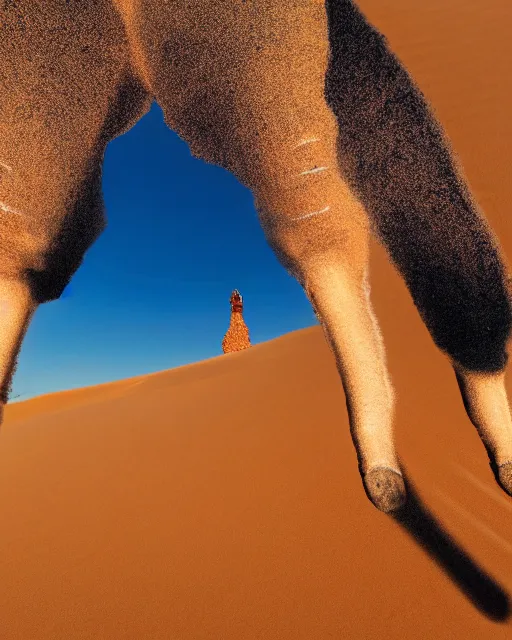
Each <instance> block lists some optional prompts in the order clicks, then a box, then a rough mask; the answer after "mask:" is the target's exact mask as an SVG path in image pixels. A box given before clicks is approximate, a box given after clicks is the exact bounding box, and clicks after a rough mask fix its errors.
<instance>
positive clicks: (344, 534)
mask: <svg viewBox="0 0 512 640" xmlns="http://www.w3.org/2000/svg"><path fill="white" fill-rule="evenodd" d="M360 6H361V8H362V9H363V10H364V11H365V12H366V13H367V15H368V17H369V18H370V20H371V21H373V22H374V23H375V24H376V25H377V26H378V27H379V28H380V29H381V30H382V31H383V32H384V33H385V34H386V35H387V37H388V38H389V40H390V42H391V45H392V46H393V48H394V49H395V51H396V52H397V53H398V55H399V56H400V57H401V59H402V60H403V61H404V62H405V64H406V65H407V66H408V68H409V69H410V71H411V72H412V74H413V75H414V77H415V78H416V80H417V81H418V83H419V84H420V86H421V88H422V89H423V91H424V93H425V94H426V95H427V97H428V98H429V99H430V100H431V101H432V103H433V105H434V107H435V109H436V111H437V114H438V117H439V118H440V120H441V122H442V124H443V125H444V126H445V128H446V131H447V133H448V135H449V136H450V138H451V140H452V142H453V144H454V146H455V149H456V150H457V152H458V154H459V156H460V158H461V160H462V163H463V166H464V169H465V172H466V174H467V176H468V179H469V182H470V184H471V186H472V188H473V191H474V193H475V195H476V197H477V199H478V200H479V202H480V204H481V205H482V206H483V208H484V210H485V212H486V215H487V216H488V218H489V219H490V220H491V223H492V225H493V228H494V230H495V231H496V233H497V235H498V237H499V238H500V241H501V243H502V246H503V248H504V252H505V255H506V256H507V258H508V259H509V260H510V256H512V224H511V222H510V220H509V219H508V215H509V205H510V202H511V200H512V181H511V180H510V167H511V164H512V152H511V140H512V136H511V126H512V125H511V119H510V114H511V113H512V90H511V89H512V85H511V84H510V79H509V75H508V74H509V60H511V59H512V39H511V38H510V32H511V29H512V5H511V3H510V2H509V0H487V1H486V2H467V0H449V1H448V0H429V2H428V3H427V2H411V1H410V0H386V1H384V0H361V1H360ZM373 250H374V251H373V258H372V278H373V300H374V303H375V307H376V312H377V314H378V316H379V318H380V321H381V323H382V330H383V334H384V338H385V341H386V346H387V350H388V361H389V366H390V369H391V372H392V376H393V380H394V383H395V387H396V390H397V394H398V414H397V424H396V432H397V444H398V448H399V453H400V456H401V459H402V460H403V462H404V466H405V469H406V472H407V475H408V478H409V481H410V482H411V483H412V485H413V487H414V490H415V491H416V493H417V501H418V502H417V504H416V509H415V511H413V512H411V514H413V515H411V516H410V518H409V520H408V521H407V522H408V523H409V524H408V525H407V522H406V523H405V524H404V523H403V522H402V523H400V522H398V521H397V520H395V519H393V518H391V517H389V516H386V515H384V514H382V513H381V512H379V511H377V510H376V509H375V508H374V507H373V506H372V505H371V503H370V502H369V501H368V499H367V498H366V496H365V494H364V491H363V487H362V483H361V480H360V476H359V473H358V470H357V462H356V456H355V452H354V450H353V447H352V442H351V439H350V434H349V429H348V420H347V416H346V409H345V404H344V395H343V391H342V388H341V384H340V382H339V380H338V376H337V372H336V368H335V365H334V359H333V357H332V356H331V353H330V351H329V349H328V347H327V345H326V343H325V340H324V338H323V334H322V332H321V330H320V328H319V327H314V328H310V329H306V330H303V331H299V332H295V333H292V334H289V335H286V336H283V337H281V338H278V339H277V340H275V341H272V342H268V343H264V344H260V345H257V346H254V347H253V348H251V349H248V350H245V351H243V352H239V353H232V354H228V355H223V356H221V357H219V358H214V359H213V360H209V361H207V362H203V363H199V364H196V365H191V366H187V367H182V368H180V369H176V370H172V371H167V372H163V373H158V374H153V375H151V376H145V377H139V378H134V379H131V380H125V381H121V382H116V383H112V384H109V385H102V386H99V387H94V388H89V389H82V390H79V391H71V392H64V393H59V394H53V395H50V396H44V397H41V398H37V399H34V400H30V401H27V402H23V403H19V404H13V405H10V406H8V407H7V409H6V420H5V424H4V426H3V427H2V431H1V434H0V637H1V638H2V640H14V639H16V640H75V639H76V640H82V639H84V640H85V639H87V640H89V639H90V640H93V639H94V640H98V639H105V640H107V639H108V640H117V639H121V638H123V639H130V640H131V639H133V640H141V639H144V640H146V639H147V640H160V639H161V640H230V639H233V640H235V639H236V640H256V639H258V640H260V639H261V640H327V639H328V638H329V639H330V638H333V639H334V638H336V639H337V638H354V639H361V640H370V639H373V638H375V639H377V638H379V639H383V638H385V639H388V638H389V639H393V640H394V639H396V638H404V639H408V640H410V639H418V640H427V639H428V640H430V639H434V638H435V639H436V640H441V639H443V640H444V639H458V638H464V639H468V638H471V640H476V639H480V638H496V639H497V638H510V637H511V634H512V617H507V616H508V613H507V612H508V608H509V607H511V608H512V604H511V603H510V602H509V598H510V599H512V499H510V498H509V497H507V496H506V495H505V494H504V493H503V492H502V491H501V490H500V489H499V487H498V486H497V485H496V483H495V481H494V478H493V476H492V473H491V470H490V468H489V466H488V462H487V457H486V453H485V450H484V448H483V446H482V444H481V442H480V440H479V438H478V435H477V434H476V432H475V430H474V429H473V427H472V426H471V424H470V423H469V420H468V418H467V417H466V415H465V412H464V408H463V406H462V401H461V400H460V396H459V393H458V388H457V384H456V381H455V378H454V376H453V373H452V371H451V368H450V366H449V364H448V362H447V361H446V360H445V359H444V358H443V356H442V355H441V354H440V353H439V352H438V351H436V350H435V348H434V346H433V344H432V343H431V340H430V338H429V336H428V334H427V331H426V329H425V328H424V326H423V325H422V323H421V321H420V320H419V317H418V315H417V313H416V311H415V309H414V307H413V305H412V302H411V300H410V297H409V295H408V293H407V291H406V289H405V286H404V285H403V283H402V282H401V281H400V280H399V278H398V277H397V276H396V274H395V273H394V271H393V269H392V268H391V267H390V266H389V264H388V262H387V259H386V256H385V254H384V251H383V250H382V249H381V248H380V247H377V246H374V247H373ZM77 366H79V363H77ZM508 389H509V394H510V395H511V397H512V385H511V384H510V383H509V385H508ZM413 531H415V532H416V533H415V534H414V535H413V534H412V532H413ZM450 540H451V542H450ZM436 550H437V552H436Z"/></svg>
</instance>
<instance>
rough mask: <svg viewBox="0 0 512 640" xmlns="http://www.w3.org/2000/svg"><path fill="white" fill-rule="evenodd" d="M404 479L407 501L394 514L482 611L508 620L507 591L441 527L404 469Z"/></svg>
mask: <svg viewBox="0 0 512 640" xmlns="http://www.w3.org/2000/svg"><path fill="white" fill-rule="evenodd" d="M402 469H403V467H402ZM404 481H405V486H406V488H407V492H408V498H407V502H406V504H405V505H404V507H402V509H400V511H397V512H395V513H394V514H392V515H391V517H392V518H393V519H394V520H395V521H396V522H397V523H398V524H399V525H400V526H401V527H402V528H403V529H405V531H407V533H408V534H409V535H411V536H412V537H413V538H414V539H415V541H416V542H417V543H418V544H419V545H421V546H422V547H423V549H424V550H425V551H426V552H427V553H428V554H429V556H430V557H431V558H432V560H434V562H436V564H437V565H438V566H439V567H440V568H441V569H442V570H443V571H444V572H445V573H446V574H447V575H448V576H449V577H450V579H451V580H452V581H453V582H454V583H455V584H456V585H457V586H458V587H459V589H460V590H461V591H462V592H463V593H464V594H465V595H466V596H467V597H468V598H469V599H470V600H471V602H473V604H474V605H475V606H476V608H477V609H478V610H479V611H481V612H482V613H483V614H484V615H485V616H487V618H490V619H491V620H494V621H495V622H505V621H506V620H508V618H509V617H510V600H509V597H508V594H507V592H506V591H505V590H504V589H503V588H502V587H501V586H500V585H499V584H498V583H497V582H496V581H495V580H494V579H493V578H492V577H491V576H489V575H488V574H487V573H486V572H485V571H484V570H483V569H482V568H480V567H479V566H478V565H477V563H476V562H475V561H474V560H472V559H471V557H470V556H469V555H468V554H467V553H465V551H464V550H463V549H462V548H461V547H460V545H458V544H457V542H455V540H454V539H453V538H452V537H451V536H450V535H449V534H448V533H447V532H446V531H444V530H443V529H442V527H441V526H440V524H439V523H438V522H436V520H435V518H434V516H433V515H432V513H430V512H429V511H428V509H427V508H426V507H425V506H424V505H423V504H422V502H421V500H420V498H419V496H418V494H417V493H416V491H415V490H414V487H413V485H412V483H411V481H410V480H409V479H408V478H407V477H406V474H405V473H404Z"/></svg>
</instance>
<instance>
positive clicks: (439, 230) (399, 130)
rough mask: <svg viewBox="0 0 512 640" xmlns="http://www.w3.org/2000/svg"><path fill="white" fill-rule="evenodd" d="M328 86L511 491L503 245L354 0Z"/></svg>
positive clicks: (398, 254) (358, 164)
mask: <svg viewBox="0 0 512 640" xmlns="http://www.w3.org/2000/svg"><path fill="white" fill-rule="evenodd" d="M326 7H327V13H328V21H329V37H330V42H331V58H330V61H329V69H328V72H327V75H326V96H327V100H328V103H329V106H330V107H331V109H332V110H333V113H334V114H335V116H336V118H337V120H338V122H339V124H340V126H339V138H338V149H339V158H340V165H341V166H342V168H343V172H344V175H346V176H347V180H348V181H349V184H350V185H351V186H352V187H353V188H354V189H355V191H356V192H357V193H358V196H359V198H360V199H361V202H362V203H363V204H364V206H365V209H366V211H367V212H368V215H369V216H370V218H371V219H372V223H373V226H374V228H375V230H376V232H377V233H378V235H379V237H380V240H381V241H382V242H383V244H384V245H385V247H386V249H387V250H388V252H389V255H390V257H391V259H392V260H393V262H394V263H395V265H396V267H397V268H398V270H399V271H400V273H401V274H402V276H403V278H404V280H405V282H406V284H407V287H408V288H409V291H410V292H411V295H412V297H413V300H414V302H415V304H416V306H417V308H418V311H419V312H420V314H421V317H422V319H423V321H424V322H425V324H426V326H427V328H428V329H429V331H430V334H431V335H432V338H433V340H434V342H435V343H436V345H437V346H438V347H439V348H440V349H441V350H442V351H443V352H444V353H445V354H446V355H447V356H448V357H449V358H450V361H451V363H452V365H453V367H454V370H455V373H456V377H457V380H458V382H459V387H460V390H461V393H462V396H463V401H464V404H465V406H466V410H467V413H468V416H469V418H470V419H471V421H472V422H473V424H474V425H475V427H476V428H477V430H478V432H479V434H480V436H481V438H482V440H483V442H484V445H485V446H486V447H487V450H488V453H489V455H490V457H491V460H492V463H491V466H492V465H493V464H494V465H495V466H496V467H497V469H498V476H499V481H500V484H501V485H502V487H503V488H504V489H505V491H507V492H508V493H509V494H511V495H512V420H511V416H510V409H509V404H508V400H507V394H506V390H505V366H506V362H507V352H506V343H507V340H508V338H509V336H510V331H511V325H512V308H511V300H510V295H509V292H508V291H507V283H506V268H505V264H504V261H503V259H502V257H501V255H500V250H499V245H498V242H497V240H496V238H495V237H494V236H493V233H492V231H491V229H490V228H489V225H488V224H487V222H486V220H485V218H484V216H483V215H482V214H481V212H480V211H479V208H478V206H477V204H476V202H475V201H474V199H473V197H472V195H471V193H470V191H469V188H468V185H467V181H466V179H465V176H464V174H463V172H462V169H461V167H460V166H458V165H457V162H456V160H455V158H454V157H453V154H452V153H451V149H450V146H449V142H448V140H447V139H446V137H445V135H444V133H443V131H442V128H441V126H440V125H439V123H438V122H437V120H436V118H435V115H434V114H433V112H432V111H431V109H430V108H429V106H428V104H427V102H426V100H425V98H424V97H423V95H422V94H421V91H420V90H419V88H418V87H417V86H416V85H415V84H414V82H413V80H412V79H411V77H410V76H409V74H408V73H407V71H406V70H405V68H404V67H403V65H402V64H401V63H400V61H399V60H398V59H397V58H396V56H395V55H394V54H393V52H392V51H391V50H390V48H389V46H388V44H387V42H386V41H385V39H384V38H383V37H382V35H381V34H379V33H378V31H377V30H376V29H375V28H374V27H372V25H370V24H369V23H368V21H367V20H366V19H365V17H364V16H363V15H362V14H361V12H360V11H359V9H358V8H357V6H356V4H355V3H354V2H352V1H351V0H340V1H339V2H338V1H337V2H334V0H328V2H327V3H326Z"/></svg>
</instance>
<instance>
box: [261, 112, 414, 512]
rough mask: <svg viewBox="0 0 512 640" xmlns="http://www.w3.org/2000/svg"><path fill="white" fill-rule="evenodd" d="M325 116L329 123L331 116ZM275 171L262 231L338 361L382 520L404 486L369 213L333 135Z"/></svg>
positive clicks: (277, 164)
mask: <svg viewBox="0 0 512 640" xmlns="http://www.w3.org/2000/svg"><path fill="white" fill-rule="evenodd" d="M317 115H318V113H317ZM325 115H326V120H329V115H328V113H327V109H326V114H325ZM272 166H273V167H274V171H273V172H272V176H273V180H272V182H271V183H270V181H269V184H268V185H267V186H262V187H261V188H259V189H256V190H255V191H256V193H255V200H256V204H257V208H258V210H259V214H260V220H261V222H262V226H263V229H264V231H265V234H266V237H267V240H268V241H269V243H270V245H271V247H272V248H273V249H274V251H275V253H276V255H277V256H278V259H279V260H280V262H281V263H282V264H283V266H285V268H287V269H288V270H289V272H290V273H291V274H292V275H293V276H294V277H296V278H297V280H298V281H299V282H300V283H301V285H302V286H303V288H304V290H305V292H306V295H307V296H308V298H309V300H310V301H311V303H312V305H313V307H314V309H315V312H316V314H317V316H318V318H319V320H320V322H321V324H322V327H323V329H324V333H325V335H326V338H327V341H328V343H329V345H330V347H331V350H332V352H333V354H334V356H335V359H336V364H337V368H338V371H339V374H340V377H341V379H342V383H343V387H344V390H345V395H346V402H347V408H348V413H349V420H350V426H351V433H352V438H353V441H354V444H355V447H356V451H357V455H358V458H359V465H360V470H361V474H362V476H363V480H364V484H365V486H366V490H367V492H368V495H369V497H370V499H371V500H372V502H373V504H374V505H375V506H376V507H377V508H379V509H380V510H382V511H384V512H389V511H394V510H395V509H397V508H399V507H400V506H401V505H402V504H403V503H404V501H405V486H404V482H403V479H402V475H401V471H400V466H399V462H398V457H397V454H396V451H395V445H394V439H393V417H394V393H393V388H392V384H391V381H390V377H389V374H388V371H387V366H386V358H385V351H384V346H383V341H382V337H381V334H380V331H379V327H378V323H377V320H376V318H375V315H374V312H373V309H372V305H371V302H370V297H369V284H368V259H369V238H370V231H369V224H368V220H367V217H366V213H365V211H364V210H363V208H362V206H361V204H360V203H359V202H358V201H357V200H356V198H355V197H354V195H353V194H352V193H351V191H350V190H349V188H348V186H347V185H346V183H345V182H344V181H343V179H342V177H341V175H340V173H339V171H338V166H337V161H336V153H335V136H334V135H332V136H327V138H324V139H322V136H321V134H320V135H317V136H315V135H311V136H308V138H307V139H306V140H305V141H303V142H302V144H301V141H300V140H299V144H298V146H297V147H296V148H295V149H293V150H292V149H291V148H290V151H289V153H288V154H286V153H281V154H280V155H279V156H277V155H276V157H275V158H273V159H272ZM311 167H314V169H313V170H311ZM321 168H322V170H320V169H321Z"/></svg>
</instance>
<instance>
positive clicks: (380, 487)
mask: <svg viewBox="0 0 512 640" xmlns="http://www.w3.org/2000/svg"><path fill="white" fill-rule="evenodd" d="M363 479H364V484H365V486H366V490H367V493H368V497H369V498H370V500H371V501H372V502H373V504H374V505H375V506H376V507H377V509H379V510H380V511H383V512H384V513H391V512H393V511H397V510H398V509H400V508H401V507H403V505H404V504H405V501H406V500H407V492H406V490H405V484H404V479H403V478H402V475H401V474H400V473H398V471H394V470H393V469H389V468H388V467H377V468H375V469H370V471H368V473H366V474H365V475H364V478H363Z"/></svg>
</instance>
